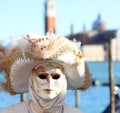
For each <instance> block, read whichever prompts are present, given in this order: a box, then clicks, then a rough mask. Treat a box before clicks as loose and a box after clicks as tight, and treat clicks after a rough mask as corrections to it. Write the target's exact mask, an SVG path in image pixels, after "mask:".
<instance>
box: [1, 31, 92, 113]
mask: <svg viewBox="0 0 120 113" xmlns="http://www.w3.org/2000/svg"><path fill="white" fill-rule="evenodd" d="M2 64H3V67H2V68H3V70H4V72H5V74H6V79H7V86H6V90H7V91H8V92H10V93H11V94H20V93H27V92H29V95H30V99H29V100H27V101H24V102H21V103H18V104H15V105H11V106H8V107H6V108H4V109H3V110H2V112H1V113H82V112H81V111H80V109H78V108H75V107H72V106H69V105H66V104H65V103H64V99H65V96H66V91H67V89H68V90H69V89H70V90H76V89H81V90H83V89H86V88H88V87H89V86H90V84H91V74H90V73H89V70H88V67H87V65H86V61H85V58H84V57H83V55H82V52H81V51H80V47H79V46H78V44H76V43H74V42H72V41H70V40H68V39H67V38H64V37H57V36H56V35H54V34H53V33H48V34H47V35H46V36H39V35H30V34H29V35H26V36H21V37H19V38H18V39H15V40H14V41H13V42H12V44H11V46H9V49H8V50H7V53H6V56H5V57H4V59H3V63H2Z"/></svg>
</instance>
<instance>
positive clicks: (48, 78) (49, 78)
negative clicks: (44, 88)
mask: <svg viewBox="0 0 120 113" xmlns="http://www.w3.org/2000/svg"><path fill="white" fill-rule="evenodd" d="M46 80H47V81H48V83H50V81H51V80H52V77H51V76H50V75H48V76H47V77H46Z"/></svg>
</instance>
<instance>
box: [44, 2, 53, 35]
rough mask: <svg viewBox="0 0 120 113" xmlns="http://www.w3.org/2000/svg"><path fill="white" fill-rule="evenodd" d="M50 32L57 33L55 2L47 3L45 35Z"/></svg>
mask: <svg viewBox="0 0 120 113" xmlns="http://www.w3.org/2000/svg"><path fill="white" fill-rule="evenodd" d="M49 30H52V31H53V32H55V4H54V0H46V2H45V34H46V32H48V31H49Z"/></svg>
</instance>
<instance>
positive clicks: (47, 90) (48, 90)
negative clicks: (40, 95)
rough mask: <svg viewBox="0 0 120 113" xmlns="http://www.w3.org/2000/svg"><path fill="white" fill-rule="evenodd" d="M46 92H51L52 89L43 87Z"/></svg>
mask: <svg viewBox="0 0 120 113" xmlns="http://www.w3.org/2000/svg"><path fill="white" fill-rule="evenodd" d="M43 90H44V91H45V92H46V93H51V91H53V90H52V89H43Z"/></svg>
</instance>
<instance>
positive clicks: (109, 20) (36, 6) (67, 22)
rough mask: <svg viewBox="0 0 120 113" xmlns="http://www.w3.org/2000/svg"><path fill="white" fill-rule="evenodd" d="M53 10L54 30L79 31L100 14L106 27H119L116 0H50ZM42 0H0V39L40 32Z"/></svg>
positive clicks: (119, 7)
mask: <svg viewBox="0 0 120 113" xmlns="http://www.w3.org/2000/svg"><path fill="white" fill-rule="evenodd" d="M54 2H55V10H56V34H57V35H59V36H65V35H68V34H70V32H71V29H70V27H71V25H73V26H74V33H79V32H81V31H82V30H83V26H84V25H85V26H86V30H88V31H91V30H92V24H93V22H94V21H95V20H96V19H97V16H98V14H101V17H102V19H103V20H104V21H105V22H106V25H107V27H108V29H119V28H120V0H54ZM44 3H45V0H1V1H0V42H1V43H3V44H6V43H7V42H9V37H14V36H15V37H16V36H19V35H21V34H27V33H31V32H37V33H39V34H41V35H44V11H45V10H44Z"/></svg>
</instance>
